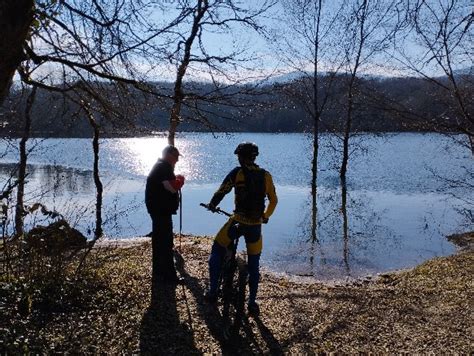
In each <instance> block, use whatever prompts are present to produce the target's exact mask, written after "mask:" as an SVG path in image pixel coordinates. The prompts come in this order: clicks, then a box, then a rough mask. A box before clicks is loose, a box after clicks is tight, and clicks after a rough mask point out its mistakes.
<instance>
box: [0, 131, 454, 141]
mask: <svg viewBox="0 0 474 356" xmlns="http://www.w3.org/2000/svg"><path fill="white" fill-rule="evenodd" d="M337 133H340V132H337ZM182 134H216V135H235V134H261V135H282V134H303V135H312V133H311V132H306V131H275V132H268V131H179V132H177V138H179V136H180V135H182ZM328 134H334V132H330V131H323V132H321V133H320V136H322V135H328ZM371 134H372V135H397V134H421V135H429V134H439V135H463V133H462V132H439V131H414V130H407V131H361V132H357V135H371ZM167 135H168V133H167V132H166V131H155V132H153V133H148V134H143V135H125V134H124V135H108V134H101V136H100V138H101V139H108V138H153V137H164V138H166V137H167ZM1 137H2V138H3V139H20V138H21V136H20V135H18V136H16V135H3V136H1ZM29 138H30V139H68V138H74V139H91V138H92V135H91V136H61V135H49V136H48V135H43V134H41V135H35V133H32V134H31V135H30V136H29Z"/></svg>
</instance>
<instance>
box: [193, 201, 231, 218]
mask: <svg viewBox="0 0 474 356" xmlns="http://www.w3.org/2000/svg"><path fill="white" fill-rule="evenodd" d="M199 205H200V206H202V207H204V208H206V209H207V210H209V211H212V212H213V213H218V214H222V215H225V216H229V217H230V216H232V214H229V213H228V212H227V211H224V210H222V209H221V208H215V209H211V208H210V207H209V205H208V204H204V203H201V204H199Z"/></svg>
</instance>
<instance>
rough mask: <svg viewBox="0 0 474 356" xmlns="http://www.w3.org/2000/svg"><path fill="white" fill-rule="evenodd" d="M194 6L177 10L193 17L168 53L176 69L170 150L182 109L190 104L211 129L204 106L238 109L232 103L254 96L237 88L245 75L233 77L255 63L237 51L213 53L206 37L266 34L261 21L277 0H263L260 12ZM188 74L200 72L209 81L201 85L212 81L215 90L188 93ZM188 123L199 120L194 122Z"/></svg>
mask: <svg viewBox="0 0 474 356" xmlns="http://www.w3.org/2000/svg"><path fill="white" fill-rule="evenodd" d="M193 2H194V1H193ZM190 3H191V1H188V0H183V1H179V5H178V6H179V7H180V8H182V9H183V11H184V12H186V13H187V14H189V17H191V19H190V21H189V22H190V24H189V25H190V28H188V29H185V30H184V31H181V32H180V33H179V34H178V38H177V40H175V41H174V42H177V46H176V49H175V50H174V51H172V52H171V53H169V54H168V58H169V59H170V61H171V62H172V63H175V64H176V79H175V81H174V88H173V95H172V101H173V103H172V107H171V112H170V128H169V134H168V143H169V144H170V145H174V141H175V136H176V129H177V127H178V125H179V123H180V122H182V121H183V117H182V106H183V105H186V107H187V109H188V110H190V111H191V112H192V114H193V115H195V116H196V117H197V120H198V121H201V122H203V123H205V124H209V114H211V112H210V110H209V109H207V108H206V105H209V104H214V105H234V106H239V105H241V103H236V102H233V100H232V99H233V97H234V98H235V97H237V96H238V95H245V94H249V93H250V92H251V91H252V89H253V88H252V86H243V87H239V88H237V86H238V85H239V84H241V83H243V82H245V81H246V79H248V78H246V76H245V75H243V74H241V73H240V74H238V76H237V77H233V76H232V74H231V72H235V70H236V69H238V68H240V69H242V64H243V63H248V62H251V61H252V59H251V58H250V57H245V54H246V53H247V50H246V49H244V48H239V47H235V48H232V50H223V51H216V50H212V51H210V50H209V47H210V46H209V45H208V44H209V41H210V40H208V39H207V37H208V36H209V34H213V35H216V34H217V35H219V34H226V35H227V36H231V37H232V36H233V37H237V34H236V33H237V32H238V31H242V30H243V29H245V28H250V29H251V30H252V31H254V32H256V33H260V34H263V32H264V30H263V27H262V26H260V25H259V24H258V22H257V21H258V18H259V17H260V16H262V15H263V14H264V13H265V12H266V11H268V9H269V8H271V7H272V6H273V4H274V1H273V0H271V1H269V0H265V1H264V2H262V3H261V4H259V5H258V7H257V8H256V9H252V8H249V7H243V5H241V4H240V3H239V2H238V1H233V0H231V1H221V0H213V1H209V0H196V2H195V4H194V5H191V4H190ZM228 40H229V39H227V41H228ZM170 42H173V41H170ZM214 52H215V53H214ZM190 69H191V71H193V72H194V74H195V75H196V73H201V75H203V76H205V77H203V78H200V80H210V83H211V87H212V89H209V90H207V91H206V92H204V93H199V92H196V91H193V90H190V89H188V92H185V85H184V78H185V76H186V73H187V72H188V71H189V70H190ZM198 80H199V79H198ZM224 82H225V83H224ZM235 88H237V89H235ZM233 89H235V90H233ZM190 119H191V120H196V118H190Z"/></svg>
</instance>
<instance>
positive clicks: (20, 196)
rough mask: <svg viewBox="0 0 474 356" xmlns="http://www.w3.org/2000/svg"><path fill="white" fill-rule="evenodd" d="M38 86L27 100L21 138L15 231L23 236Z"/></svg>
mask: <svg viewBox="0 0 474 356" xmlns="http://www.w3.org/2000/svg"><path fill="white" fill-rule="evenodd" d="M36 89H37V87H36V86H33V88H32V89H31V93H30V95H29V96H28V99H27V100H26V109H25V127H24V130H23V136H22V138H21V140H20V162H19V167H18V187H17V195H16V207H15V232H16V235H17V236H19V237H21V236H22V235H23V232H24V231H23V227H24V225H23V217H24V212H25V208H24V195H25V178H26V162H27V159H28V155H27V153H26V142H27V141H28V139H29V138H30V131H31V109H32V107H33V103H34V101H35V96H36Z"/></svg>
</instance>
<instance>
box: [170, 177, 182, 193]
mask: <svg viewBox="0 0 474 356" xmlns="http://www.w3.org/2000/svg"><path fill="white" fill-rule="evenodd" d="M170 184H171V186H172V187H173V189H174V190H180V189H181V188H182V187H183V185H184V177H183V176H182V175H177V176H176V178H175V179H173V180H172V181H170Z"/></svg>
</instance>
